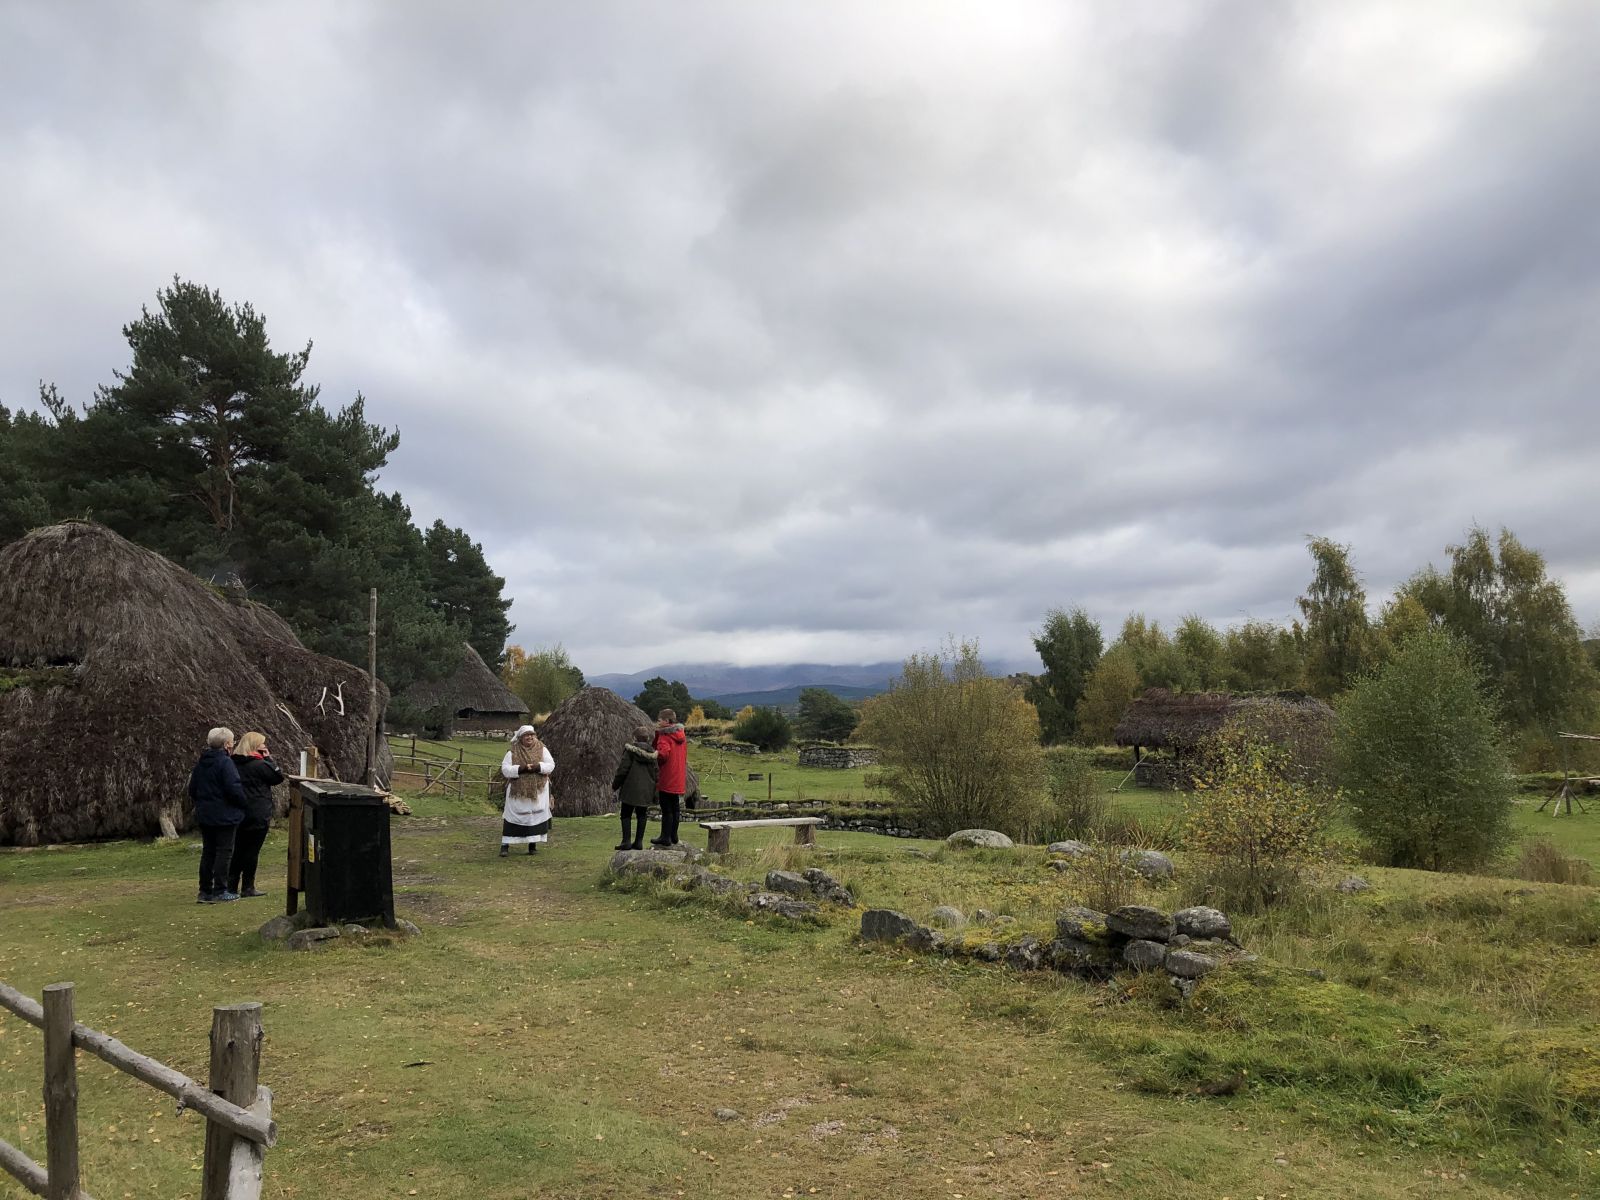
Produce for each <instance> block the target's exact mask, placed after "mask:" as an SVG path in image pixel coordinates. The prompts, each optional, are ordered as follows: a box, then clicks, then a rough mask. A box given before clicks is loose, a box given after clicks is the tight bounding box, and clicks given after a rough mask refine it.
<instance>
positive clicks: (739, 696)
mask: <svg viewBox="0 0 1600 1200" xmlns="http://www.w3.org/2000/svg"><path fill="white" fill-rule="evenodd" d="M809 687H819V688H822V689H824V690H825V691H829V692H832V693H833V694H834V695H835V696H837V697H839V699H841V700H849V701H852V702H854V701H856V700H865V699H866V698H867V697H868V696H877V695H880V694H881V693H883V692H886V691H888V690H889V681H888V680H887V679H885V680H884V681H883V683H882V685H880V686H878V687H851V686H850V685H848V684H843V683H802V684H796V685H795V686H794V687H786V688H774V689H773V690H771V691H767V692H730V693H728V694H727V695H725V696H712V697H710V699H712V700H715V701H717V703H719V704H726V705H727V706H728V707H729V708H731V709H733V710H734V711H735V712H737V711H738V710H739V709H741V708H743V707H744V706H745V705H746V704H753V705H755V706H756V707H757V708H782V709H786V710H789V711H793V710H795V709H798V708H799V707H800V693H801V692H803V691H804V690H805V689H806V688H809ZM689 691H690V692H691V693H693V691H694V689H693V688H690V689H689ZM696 699H705V697H698V696H697V697H696Z"/></svg>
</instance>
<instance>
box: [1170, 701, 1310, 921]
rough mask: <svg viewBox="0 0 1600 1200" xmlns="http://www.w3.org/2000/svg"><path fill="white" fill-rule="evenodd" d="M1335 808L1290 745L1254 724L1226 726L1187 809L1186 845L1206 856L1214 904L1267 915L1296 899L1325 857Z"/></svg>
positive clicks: (1207, 753) (1214, 741) (1210, 748)
mask: <svg viewBox="0 0 1600 1200" xmlns="http://www.w3.org/2000/svg"><path fill="white" fill-rule="evenodd" d="M1331 807H1332V805H1331V801H1330V797H1329V794H1328V793H1327V792H1326V791H1325V790H1324V789H1322V788H1320V787H1317V786H1316V785H1315V784H1314V783H1311V782H1308V781H1307V779H1306V778H1305V774H1304V770H1303V768H1302V766H1301V764H1300V763H1299V762H1298V761H1297V759H1296V756H1295V754H1294V751H1293V749H1292V748H1291V747H1289V746H1286V745H1284V744H1283V743H1281V742H1276V741H1272V740H1269V739H1268V738H1267V737H1265V736H1263V735H1262V733H1261V732H1260V730H1259V729H1257V728H1256V727H1255V723H1254V722H1253V721H1250V720H1244V721H1230V722H1229V723H1228V724H1227V725H1225V726H1224V727H1223V728H1222V729H1221V730H1220V731H1219V732H1218V733H1217V734H1216V735H1215V736H1214V737H1213V738H1212V739H1211V741H1210V743H1209V744H1208V745H1207V746H1206V747H1205V751H1204V754H1203V756H1202V765H1201V767H1200V769H1199V770H1198V771H1197V772H1196V776H1195V790H1194V791H1193V792H1192V793H1190V795H1189V797H1188V799H1187V801H1186V803H1185V827H1184V832H1185V842H1186V844H1187V845H1188V847H1189V848H1190V849H1191V850H1194V851H1196V852H1198V853H1200V854H1203V855H1205V856H1206V857H1207V860H1208V861H1207V862H1206V864H1205V867H1204V870H1205V872H1206V875H1207V879H1208V880H1209V882H1210V884H1211V887H1212V889H1213V891H1214V893H1215V894H1214V897H1213V899H1214V902H1216V903H1218V904H1219V905H1221V906H1222V907H1226V908H1229V909H1238V910H1240V911H1244V912H1260V911H1261V910H1262V909H1265V908H1268V907H1271V906H1272V905H1274V904H1280V903H1283V902H1284V901H1286V900H1288V899H1290V898H1291V897H1292V896H1294V895H1295V894H1296V893H1297V892H1298V891H1299V890H1300V887H1301V884H1302V883H1303V881H1304V877H1305V873H1306V871H1307V870H1308V869H1309V868H1310V867H1311V866H1312V865H1313V864H1315V863H1316V862H1318V861H1319V860H1320V859H1321V858H1322V856H1323V840H1322V839H1323V829H1324V827H1325V826H1326V825H1327V820H1328V816H1329V814H1330V810H1331Z"/></svg>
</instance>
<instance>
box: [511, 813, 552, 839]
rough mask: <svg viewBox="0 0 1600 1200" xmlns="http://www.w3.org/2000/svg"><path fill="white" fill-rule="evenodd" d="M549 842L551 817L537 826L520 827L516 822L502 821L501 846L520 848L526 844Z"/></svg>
mask: <svg viewBox="0 0 1600 1200" xmlns="http://www.w3.org/2000/svg"><path fill="white" fill-rule="evenodd" d="M549 840H550V818H549V817H546V818H545V819H544V820H542V821H540V822H539V823H538V824H537V825H518V824H517V823H516V822H515V821H507V820H505V819H504V818H502V819H501V822H500V844H501V845H502V846H520V845H522V844H523V843H524V842H548V841H549Z"/></svg>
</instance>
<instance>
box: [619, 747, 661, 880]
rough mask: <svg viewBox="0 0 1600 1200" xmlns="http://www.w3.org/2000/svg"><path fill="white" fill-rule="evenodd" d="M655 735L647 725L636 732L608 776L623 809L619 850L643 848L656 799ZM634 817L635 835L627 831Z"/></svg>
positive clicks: (629, 829)
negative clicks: (613, 772) (637, 820)
mask: <svg viewBox="0 0 1600 1200" xmlns="http://www.w3.org/2000/svg"><path fill="white" fill-rule="evenodd" d="M655 734H656V731H655V730H654V729H651V728H650V726H648V725H641V726H639V728H637V729H635V730H634V731H633V741H631V742H629V743H628V744H627V745H626V746H624V747H623V748H622V758H621V760H620V761H618V763H617V771H616V774H615V775H613V776H612V777H611V790H612V791H614V792H616V793H617V802H618V803H619V804H620V805H621V806H622V842H621V844H619V845H618V846H617V849H618V850H643V849H644V827H645V823H646V822H647V821H648V820H649V819H650V806H651V805H652V804H654V803H655V799H656V752H655V748H654V746H652V745H651V743H652V741H653V740H654V739H655ZM635 816H637V817H638V818H639V829H638V832H637V833H633V832H630V831H631V830H632V827H633V826H632V818H633V817H635Z"/></svg>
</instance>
